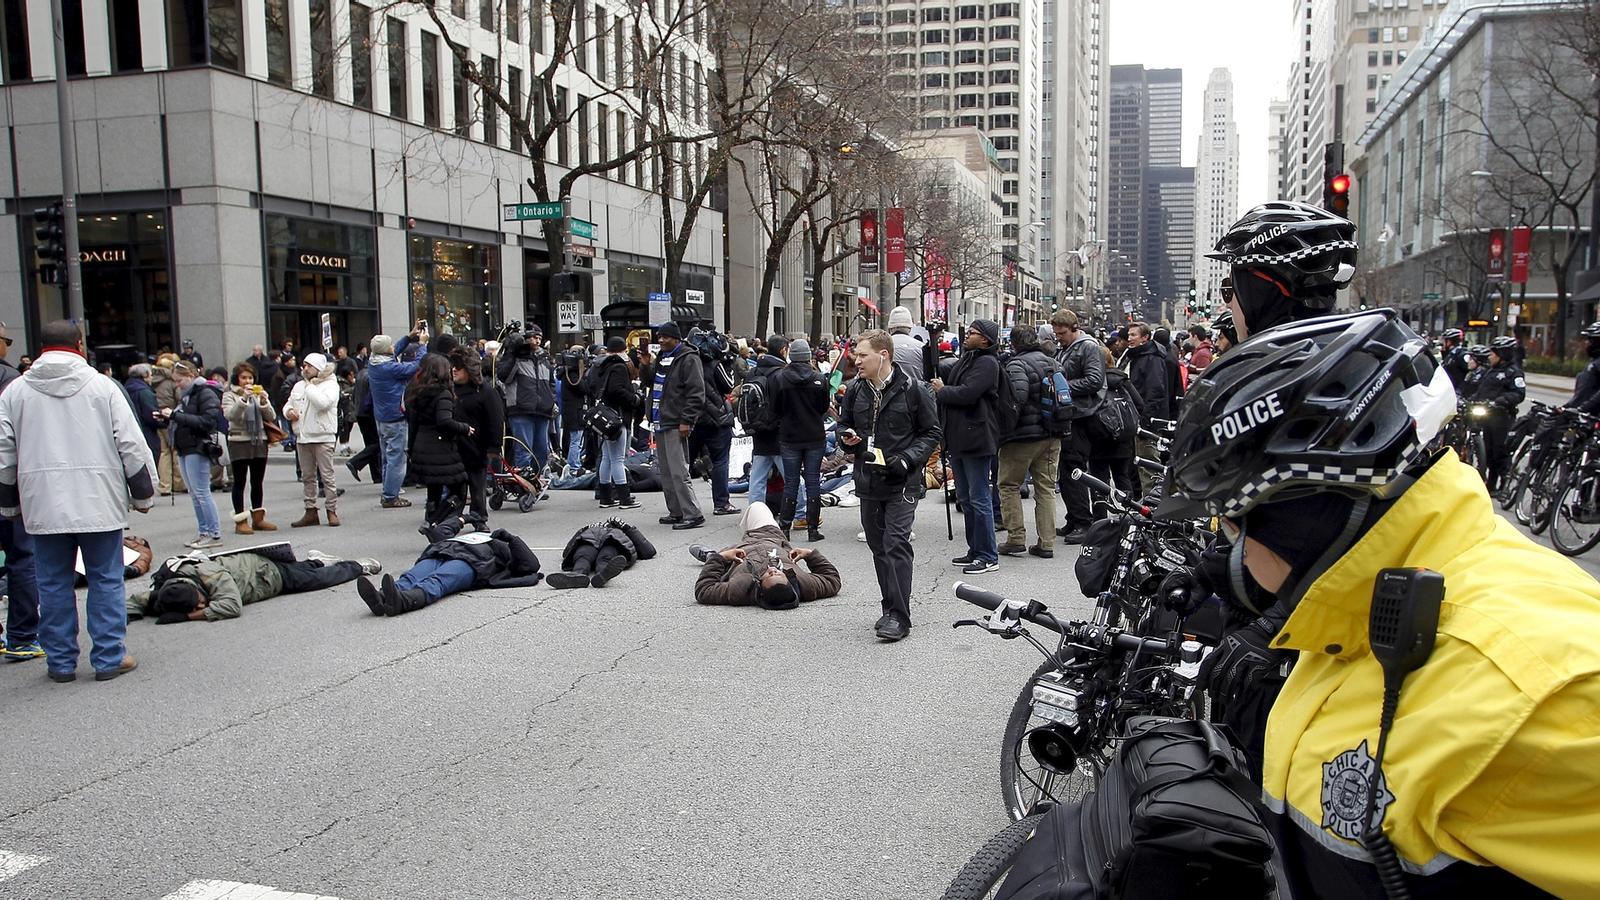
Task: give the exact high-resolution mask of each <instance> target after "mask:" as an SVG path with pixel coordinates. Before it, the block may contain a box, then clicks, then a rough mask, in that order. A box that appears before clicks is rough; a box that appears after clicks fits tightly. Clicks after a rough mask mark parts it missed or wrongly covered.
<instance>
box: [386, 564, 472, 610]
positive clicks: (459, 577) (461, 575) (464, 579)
mask: <svg viewBox="0 0 1600 900" xmlns="http://www.w3.org/2000/svg"><path fill="white" fill-rule="evenodd" d="M472 580H473V575H472V567H471V566H469V565H467V564H466V563H464V562H462V561H461V560H459V559H449V560H440V559H419V560H417V564H416V565H414V566H412V567H411V568H410V569H408V570H406V573H405V574H404V575H401V576H400V577H399V578H397V579H395V586H396V587H398V588H400V590H402V591H407V590H410V589H412V588H421V589H422V592H423V593H424V594H427V595H428V602H429V603H436V602H438V601H439V599H440V598H442V597H448V596H450V595H451V594H458V593H460V592H462V591H464V590H466V589H468V588H470V587H472Z"/></svg>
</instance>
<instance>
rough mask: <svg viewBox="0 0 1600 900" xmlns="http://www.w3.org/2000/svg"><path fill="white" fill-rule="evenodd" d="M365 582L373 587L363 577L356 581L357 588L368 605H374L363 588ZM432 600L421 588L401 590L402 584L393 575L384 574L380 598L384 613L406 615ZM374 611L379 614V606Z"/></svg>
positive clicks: (387, 614)
mask: <svg viewBox="0 0 1600 900" xmlns="http://www.w3.org/2000/svg"><path fill="white" fill-rule="evenodd" d="M363 584H366V586H367V587H368V588H370V587H371V585H370V584H368V583H367V580H366V579H365V578H362V579H360V580H359V581H358V582H357V583H356V590H357V591H358V592H360V594H361V599H362V600H364V601H366V604H367V606H369V607H373V603H372V600H370V599H368V597H367V591H366V590H363V588H362V585H363ZM432 602H433V601H432V600H429V599H428V595H427V594H426V593H424V592H423V590H422V589H421V588H407V589H405V590H401V588H400V586H399V585H397V584H395V583H394V576H393V575H385V576H383V587H382V590H381V592H380V596H379V598H378V603H379V606H381V607H382V609H383V613H382V614H383V615H386V616H400V615H405V614H406V613H408V612H416V611H417V610H419V609H422V608H423V607H425V606H427V605H429V604H430V603H432ZM372 611H373V613H374V614H375V615H376V614H378V608H377V607H373V609H372Z"/></svg>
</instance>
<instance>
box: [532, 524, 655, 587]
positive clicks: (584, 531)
mask: <svg viewBox="0 0 1600 900" xmlns="http://www.w3.org/2000/svg"><path fill="white" fill-rule="evenodd" d="M655 555H656V548H655V545H654V544H652V543H650V540H649V539H648V538H646V537H645V536H644V533H643V532H641V531H640V530H639V529H637V528H635V527H634V526H632V525H629V524H628V523H627V522H624V521H622V520H621V519H606V520H605V521H603V522H596V523H594V524H593V525H585V526H583V527H582V528H580V529H578V533H577V534H574V535H573V536H572V539H571V540H569V541H567V546H566V549H564V550H562V551H561V571H560V572H556V573H554V574H552V575H551V576H550V586H551V587H553V588H581V587H590V586H593V587H605V586H606V583H607V582H609V581H610V580H611V579H613V578H615V577H617V576H618V575H621V574H622V573H623V572H624V571H625V570H627V569H629V568H632V566H633V564H634V563H636V562H638V561H639V560H641V559H654V558H655Z"/></svg>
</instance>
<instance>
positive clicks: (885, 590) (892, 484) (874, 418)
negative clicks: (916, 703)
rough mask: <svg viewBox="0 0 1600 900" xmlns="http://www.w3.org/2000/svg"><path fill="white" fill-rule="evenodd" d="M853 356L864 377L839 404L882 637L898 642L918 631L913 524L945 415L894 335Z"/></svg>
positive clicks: (868, 337)
mask: <svg viewBox="0 0 1600 900" xmlns="http://www.w3.org/2000/svg"><path fill="white" fill-rule="evenodd" d="M850 355H851V358H852V359H853V360H854V362H855V364H856V371H857V373H859V374H858V377H857V378H856V379H855V380H854V381H852V382H850V387H849V388H847V389H846V390H845V394H844V399H843V400H842V401H840V403H839V424H840V425H842V426H843V430H842V431H841V432H840V440H841V441H842V442H843V443H844V446H845V449H846V451H847V452H849V453H852V454H854V456H855V486H856V496H857V497H860V498H861V527H862V528H863V529H864V530H865V531H866V535H867V546H868V547H870V548H871V549H872V564H873V567H874V568H875V569H876V570H877V575H878V590H879V592H880V593H881V594H882V595H883V615H882V616H881V617H880V618H879V619H878V621H877V623H876V624H875V625H874V626H873V627H874V631H875V632H876V633H877V635H878V637H879V638H881V639H883V640H885V641H898V640H900V639H902V638H904V637H905V636H906V635H908V634H910V633H911V563H912V551H911V525H912V522H913V521H914V520H915V518H916V514H917V501H918V500H921V499H922V495H923V493H924V488H923V484H922V467H923V466H925V465H927V463H928V457H929V456H932V455H933V450H934V448H935V447H937V446H938V445H939V434H940V432H939V416H938V413H937V412H936V411H935V406H934V401H933V394H932V392H931V391H929V389H928V385H927V384H926V383H924V382H921V381H918V380H916V379H914V378H912V377H910V376H909V375H907V374H906V373H905V372H904V371H903V370H900V369H898V368H897V367H896V366H895V364H894V341H893V340H892V339H891V338H890V337H889V333H888V332H886V331H883V330H880V329H874V330H872V331H867V332H863V333H862V334H861V335H859V336H858V337H857V338H856V343H855V346H854V348H853V349H852V350H851V351H850Z"/></svg>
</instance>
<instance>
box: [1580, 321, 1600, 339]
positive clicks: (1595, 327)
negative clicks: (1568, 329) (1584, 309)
mask: <svg viewBox="0 0 1600 900" xmlns="http://www.w3.org/2000/svg"><path fill="white" fill-rule="evenodd" d="M1578 335H1579V336H1580V337H1586V338H1600V321H1596V322H1591V323H1589V324H1588V325H1585V326H1583V330H1582V331H1580V332H1578Z"/></svg>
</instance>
